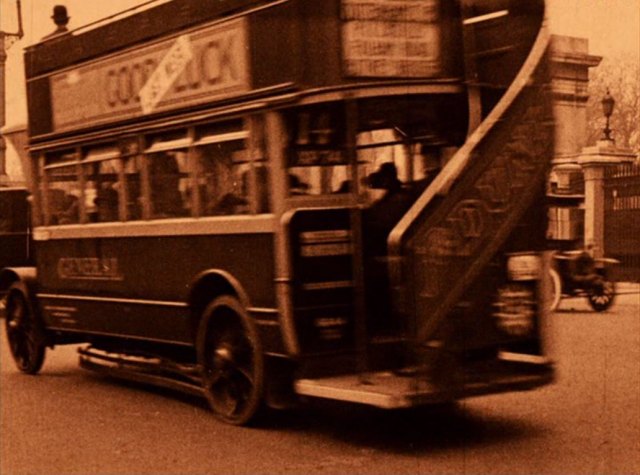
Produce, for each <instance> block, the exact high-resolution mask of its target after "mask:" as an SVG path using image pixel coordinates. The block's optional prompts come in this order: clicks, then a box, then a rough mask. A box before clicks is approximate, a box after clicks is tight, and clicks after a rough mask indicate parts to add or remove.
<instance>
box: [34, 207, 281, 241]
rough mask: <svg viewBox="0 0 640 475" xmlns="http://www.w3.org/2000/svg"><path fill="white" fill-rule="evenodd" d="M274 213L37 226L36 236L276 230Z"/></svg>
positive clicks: (114, 235)
mask: <svg viewBox="0 0 640 475" xmlns="http://www.w3.org/2000/svg"><path fill="white" fill-rule="evenodd" d="M275 231H276V220H275V218H274V215H272V214H264V215H247V216H213V217H203V218H176V219H162V220H152V221H127V222H114V223H88V224H70V225H64V226H42V227H38V228H35V230H34V233H33V239H34V240H36V241H48V240H51V239H91V238H130V237H159V236H199V235H230V234H269V233H275Z"/></svg>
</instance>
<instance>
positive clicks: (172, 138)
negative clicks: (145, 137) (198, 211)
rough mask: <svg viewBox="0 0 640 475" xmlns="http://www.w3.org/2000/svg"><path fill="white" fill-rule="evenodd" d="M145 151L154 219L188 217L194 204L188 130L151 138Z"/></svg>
mask: <svg viewBox="0 0 640 475" xmlns="http://www.w3.org/2000/svg"><path fill="white" fill-rule="evenodd" d="M149 143H150V146H149V147H148V148H147V150H145V153H146V154H147V160H148V162H147V163H148V170H149V190H150V207H151V218H171V217H177V216H186V215H187V214H188V213H189V210H190V208H191V206H190V193H189V189H190V180H191V179H190V175H189V170H188V164H187V157H188V153H187V147H188V146H189V145H190V143H191V140H190V139H189V138H188V137H187V131H186V130H179V131H172V132H167V133H163V134H158V135H157V136H152V137H150V139H149Z"/></svg>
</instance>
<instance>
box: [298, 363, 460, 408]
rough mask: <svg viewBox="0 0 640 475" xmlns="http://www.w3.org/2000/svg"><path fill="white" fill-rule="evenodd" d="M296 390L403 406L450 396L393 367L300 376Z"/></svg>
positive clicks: (382, 405) (434, 401)
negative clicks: (394, 369) (366, 371)
mask: <svg viewBox="0 0 640 475" xmlns="http://www.w3.org/2000/svg"><path fill="white" fill-rule="evenodd" d="M295 391H296V393H298V394H300V395H303V396H312V397H319V398H325V399H334V400H339V401H348V402H356V403H361V404H369V405H372V406H376V407H381V408H384V409H400V408H407V407H413V406H416V405H421V404H428V403H437V402H443V401H447V400H450V399H451V397H450V395H448V394H445V392H443V391H438V390H436V387H435V386H434V385H433V384H430V383H428V382H426V381H424V380H422V381H421V380H420V379H418V378H416V377H414V376H413V375H412V374H411V372H410V371H408V372H407V373H406V374H399V373H393V372H389V371H384V372H376V373H366V374H351V375H344V376H332V377H327V378H318V379H299V380H297V381H296V382H295Z"/></svg>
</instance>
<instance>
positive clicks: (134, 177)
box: [124, 155, 144, 220]
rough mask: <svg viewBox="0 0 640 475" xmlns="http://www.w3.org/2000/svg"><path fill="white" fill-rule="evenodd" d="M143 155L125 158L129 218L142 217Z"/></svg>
mask: <svg viewBox="0 0 640 475" xmlns="http://www.w3.org/2000/svg"><path fill="white" fill-rule="evenodd" d="M142 159H143V158H142V156H141V155H132V156H130V157H127V158H125V159H124V181H125V183H124V184H125V197H126V200H127V206H126V209H127V219H128V220H136V219H142V217H143V216H144V212H143V209H144V206H143V199H142Z"/></svg>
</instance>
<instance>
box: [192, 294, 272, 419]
mask: <svg viewBox="0 0 640 475" xmlns="http://www.w3.org/2000/svg"><path fill="white" fill-rule="evenodd" d="M198 358H199V362H200V365H201V367H202V384H203V389H204V393H205V396H206V398H207V400H208V402H209V405H210V407H211V409H212V411H213V412H214V414H215V415H216V417H217V418H219V419H220V420H222V421H224V422H226V423H229V424H234V425H245V424H248V423H249V422H252V421H253V420H254V419H255V417H256V416H257V414H258V412H259V410H260V409H261V407H262V402H263V392H264V356H263V354H262V348H261V345H260V341H259V338H258V332H257V330H256V327H255V324H254V323H253V321H252V320H251V319H250V317H249V315H248V314H247V312H246V311H245V309H244V308H243V307H242V305H241V304H240V302H238V300H237V299H236V298H234V297H231V296H226V295H225V296H221V297H218V298H216V299H215V300H214V301H213V302H211V303H210V304H209V305H208V306H207V308H206V310H205V312H204V314H203V318H202V320H201V322H200V328H199V332H198Z"/></svg>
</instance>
